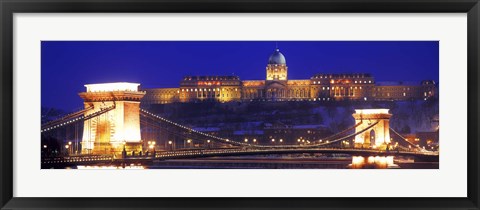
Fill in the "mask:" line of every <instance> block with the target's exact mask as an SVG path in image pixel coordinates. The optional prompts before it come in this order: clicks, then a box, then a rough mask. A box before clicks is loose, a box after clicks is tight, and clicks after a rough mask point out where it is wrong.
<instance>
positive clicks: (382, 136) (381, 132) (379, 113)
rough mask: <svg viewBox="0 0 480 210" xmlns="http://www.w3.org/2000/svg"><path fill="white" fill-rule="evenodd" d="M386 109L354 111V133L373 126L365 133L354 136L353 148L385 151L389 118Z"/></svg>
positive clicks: (388, 141)
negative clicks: (355, 125)
mask: <svg viewBox="0 0 480 210" xmlns="http://www.w3.org/2000/svg"><path fill="white" fill-rule="evenodd" d="M391 116H392V114H389V113H388V109H355V113H354V114H353V117H354V118H355V124H358V123H361V124H360V125H359V126H357V127H356V129H355V133H357V132H360V131H362V130H364V129H366V128H368V127H370V126H371V125H372V124H374V123H377V122H378V123H377V124H375V125H374V126H373V127H371V128H370V129H368V130H366V131H365V132H363V133H361V134H359V135H357V136H355V148H376V149H380V150H386V148H387V145H388V144H389V143H390V117H391Z"/></svg>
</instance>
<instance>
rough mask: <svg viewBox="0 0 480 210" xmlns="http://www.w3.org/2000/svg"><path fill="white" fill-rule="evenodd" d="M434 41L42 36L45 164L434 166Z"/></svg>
mask: <svg viewBox="0 0 480 210" xmlns="http://www.w3.org/2000/svg"><path fill="white" fill-rule="evenodd" d="M438 81H439V42H438V41H281V40H280V41H275V40H273V41H42V43H41V131H40V134H41V142H40V144H39V146H40V148H39V149H40V150H41V168H42V169H94V170H101V169H110V170H127V169H138V170H141V169H286V170H288V169H438V168H439V155H440V154H439V151H440V139H439V130H440V128H439V85H438Z"/></svg>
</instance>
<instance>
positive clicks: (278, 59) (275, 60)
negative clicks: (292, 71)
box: [268, 48, 287, 64]
mask: <svg viewBox="0 0 480 210" xmlns="http://www.w3.org/2000/svg"><path fill="white" fill-rule="evenodd" d="M268 64H287V60H285V56H283V54H282V53H281V52H280V50H279V49H278V48H277V49H275V51H274V52H273V53H272V55H270V58H268Z"/></svg>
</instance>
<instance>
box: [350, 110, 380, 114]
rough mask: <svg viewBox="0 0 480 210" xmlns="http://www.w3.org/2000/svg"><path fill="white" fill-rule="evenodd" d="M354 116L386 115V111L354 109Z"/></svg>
mask: <svg viewBox="0 0 480 210" xmlns="http://www.w3.org/2000/svg"><path fill="white" fill-rule="evenodd" d="M355 114H388V109H355Z"/></svg>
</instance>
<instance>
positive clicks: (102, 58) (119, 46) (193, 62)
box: [41, 41, 439, 111]
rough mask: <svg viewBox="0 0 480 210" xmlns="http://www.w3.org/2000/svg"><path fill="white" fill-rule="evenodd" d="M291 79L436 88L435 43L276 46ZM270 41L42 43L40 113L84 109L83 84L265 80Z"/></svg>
mask: <svg viewBox="0 0 480 210" xmlns="http://www.w3.org/2000/svg"><path fill="white" fill-rule="evenodd" d="M278 47H279V48H280V51H281V52H282V53H283V54H284V55H285V57H286V60H287V65H288V78H289V79H308V78H310V77H311V76H312V75H314V74H316V73H371V74H373V76H374V77H375V79H376V81H421V80H424V79H430V80H435V81H437V82H438V77H439V76H438V74H439V70H438V68H439V56H438V42H436V41H400V42H396V41H378V42H372V41H348V42H345V41H287V42H278ZM274 49H275V42H271V41H221V42H217V41H181V42H179V41H109V42H106V41H43V42H42V54H41V56H42V58H41V62H42V64H41V68H42V69H41V71H42V73H41V75H42V76H41V77H42V78H41V79H42V85H41V88H42V90H41V94H42V96H41V97H42V106H44V107H56V108H60V109H64V110H66V111H71V110H72V109H76V108H80V107H82V106H83V104H82V99H81V98H80V97H79V96H78V94H77V93H78V92H82V91H85V87H84V86H83V85H84V84H89V83H106V82H137V83H141V85H142V87H144V88H155V87H178V85H179V81H180V80H181V78H182V77H183V76H186V75H233V74H234V75H238V76H240V79H242V80H248V79H258V80H262V79H265V67H266V65H267V61H268V57H269V56H270V54H271V53H272V52H273V51H274Z"/></svg>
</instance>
